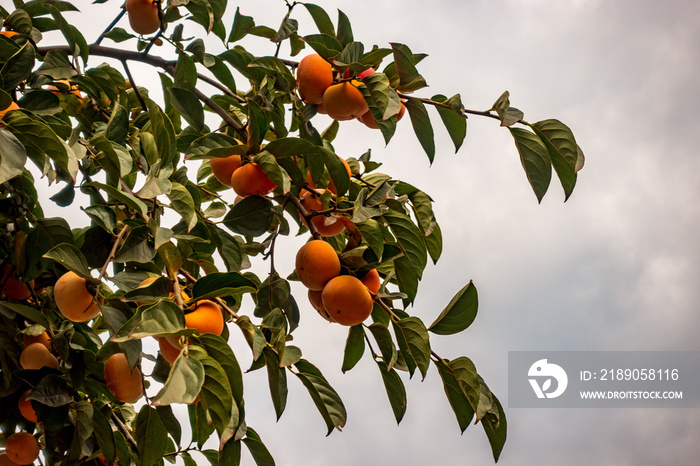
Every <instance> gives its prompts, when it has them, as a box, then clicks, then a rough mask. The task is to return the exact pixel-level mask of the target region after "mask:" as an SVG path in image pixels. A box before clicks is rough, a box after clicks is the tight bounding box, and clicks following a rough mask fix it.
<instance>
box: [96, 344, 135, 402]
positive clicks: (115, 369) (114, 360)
mask: <svg viewBox="0 0 700 466" xmlns="http://www.w3.org/2000/svg"><path fill="white" fill-rule="evenodd" d="M104 376H105V383H106V384H107V388H109V391H110V392H112V395H114V397H115V398H116V399H117V400H119V401H122V402H124V403H133V402H135V401H136V400H138V399H139V398H141V395H143V380H141V371H140V370H139V368H138V367H134V370H133V371H132V370H131V368H130V367H129V361H127V359H126V356H125V355H124V353H114V354H113V355H111V356H110V357H109V358H108V359H107V361H105V370H104Z"/></svg>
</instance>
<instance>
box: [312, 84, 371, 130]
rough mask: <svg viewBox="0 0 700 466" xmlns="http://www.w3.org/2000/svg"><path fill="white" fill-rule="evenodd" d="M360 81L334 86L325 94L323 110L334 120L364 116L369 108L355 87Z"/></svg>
mask: <svg viewBox="0 0 700 466" xmlns="http://www.w3.org/2000/svg"><path fill="white" fill-rule="evenodd" d="M358 84H359V81H356V80H353V81H352V82H342V83H338V84H333V85H332V86H330V87H329V88H328V89H326V92H324V93H323V109H324V110H325V111H326V113H327V114H328V116H329V117H331V118H333V119H334V120H338V121H344V120H351V119H353V118H356V117H359V116H361V115H364V114H365V113H366V112H367V110H369V107H368V106H367V102H365V98H364V97H362V93H361V92H360V91H359V90H358V89H357V88H356V87H355V86H356V85H358Z"/></svg>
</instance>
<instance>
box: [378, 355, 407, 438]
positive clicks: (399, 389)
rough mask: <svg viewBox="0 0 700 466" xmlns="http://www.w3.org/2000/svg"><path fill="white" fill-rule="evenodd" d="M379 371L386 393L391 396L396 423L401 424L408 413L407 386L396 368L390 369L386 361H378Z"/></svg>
mask: <svg viewBox="0 0 700 466" xmlns="http://www.w3.org/2000/svg"><path fill="white" fill-rule="evenodd" d="M377 366H379V372H380V373H381V374H382V382H384V388H385V389H386V394H387V396H388V397H389V404H391V410H392V411H393V412H394V417H395V418H396V423H397V424H400V423H401V420H402V419H403V416H404V414H406V402H407V399H406V387H404V385H403V382H402V381H401V377H399V374H398V373H397V372H396V370H394V369H393V368H392V369H389V368H388V367H387V365H386V363H385V362H384V361H377Z"/></svg>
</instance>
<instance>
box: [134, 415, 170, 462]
mask: <svg viewBox="0 0 700 466" xmlns="http://www.w3.org/2000/svg"><path fill="white" fill-rule="evenodd" d="M135 437H136V443H137V445H138V450H139V456H140V458H141V464H142V465H143V466H152V465H154V464H156V463H158V462H159V461H161V459H162V458H163V455H164V454H165V449H166V447H167V440H168V431H167V430H166V429H165V426H164V425H163V421H161V419H160V416H159V415H158V411H156V409H155V408H151V407H150V406H148V405H144V406H143V407H142V408H141V410H140V411H139V414H138V416H137V417H136V435H135Z"/></svg>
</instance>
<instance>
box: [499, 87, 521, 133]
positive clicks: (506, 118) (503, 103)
mask: <svg viewBox="0 0 700 466" xmlns="http://www.w3.org/2000/svg"><path fill="white" fill-rule="evenodd" d="M509 96H510V93H509V92H508V91H505V92H504V93H503V94H501V96H500V97H499V98H498V100H496V102H495V103H494V104H493V107H492V108H493V110H495V111H496V113H498V116H499V118H500V119H501V126H512V125H514V124H515V123H517V122H518V121H520V120H522V118H523V112H521V111H520V110H518V109H517V108H512V107H511V106H510V100H509Z"/></svg>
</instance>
